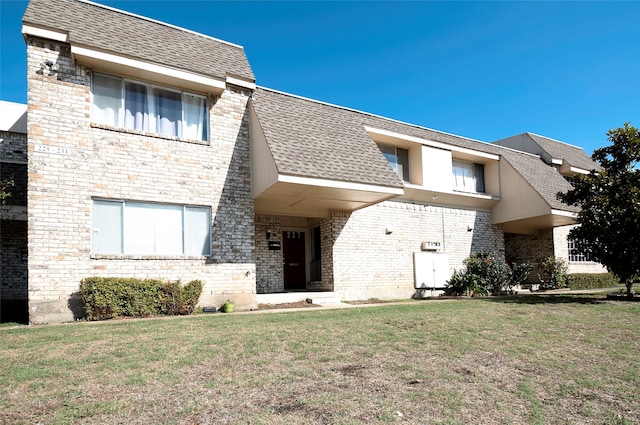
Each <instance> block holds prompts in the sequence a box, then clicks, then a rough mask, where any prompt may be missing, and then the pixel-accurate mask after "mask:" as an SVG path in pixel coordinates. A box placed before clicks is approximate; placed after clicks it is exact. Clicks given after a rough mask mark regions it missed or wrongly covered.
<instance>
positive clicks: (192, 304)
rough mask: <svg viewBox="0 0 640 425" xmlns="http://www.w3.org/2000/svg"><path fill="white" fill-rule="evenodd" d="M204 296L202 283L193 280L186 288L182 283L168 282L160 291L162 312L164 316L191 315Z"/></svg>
mask: <svg viewBox="0 0 640 425" xmlns="http://www.w3.org/2000/svg"><path fill="white" fill-rule="evenodd" d="M200 294H202V282H201V281H199V280H192V281H191V282H189V283H187V284H186V285H185V286H182V285H181V284H180V281H179V280H178V281H175V282H167V283H165V284H164V285H163V286H162V289H161V291H160V312H161V313H163V314H191V313H193V310H194V309H195V308H196V304H198V300H199V299H200Z"/></svg>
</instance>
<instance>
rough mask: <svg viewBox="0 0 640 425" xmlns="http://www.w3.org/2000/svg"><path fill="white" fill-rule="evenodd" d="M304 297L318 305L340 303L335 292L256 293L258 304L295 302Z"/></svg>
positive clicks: (302, 299)
mask: <svg viewBox="0 0 640 425" xmlns="http://www.w3.org/2000/svg"><path fill="white" fill-rule="evenodd" d="M306 299H311V300H312V301H311V302H312V303H313V304H318V305H332V304H340V296H339V295H338V294H337V293H335V292H281V293H276V294H257V295H256V302H257V303H258V304H284V303H295V302H298V301H304V300H306Z"/></svg>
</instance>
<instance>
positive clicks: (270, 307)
mask: <svg viewBox="0 0 640 425" xmlns="http://www.w3.org/2000/svg"><path fill="white" fill-rule="evenodd" d="M307 307H320V305H319V304H314V303H313V302H308V301H305V300H302V301H295V302H290V303H280V304H258V310H276V309H281V308H307Z"/></svg>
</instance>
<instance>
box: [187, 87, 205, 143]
mask: <svg viewBox="0 0 640 425" xmlns="http://www.w3.org/2000/svg"><path fill="white" fill-rule="evenodd" d="M182 102H183V105H182V108H183V111H184V137H185V138H187V139H195V140H206V137H207V128H206V122H207V119H206V114H207V109H206V101H205V98H204V97H202V96H194V95H191V94H186V93H185V94H184V96H183V97H182Z"/></svg>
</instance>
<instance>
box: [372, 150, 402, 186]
mask: <svg viewBox="0 0 640 425" xmlns="http://www.w3.org/2000/svg"><path fill="white" fill-rule="evenodd" d="M378 147H379V148H380V151H381V152H382V154H383V155H384V157H385V158H387V161H389V164H390V165H391V168H393V171H395V172H396V174H397V175H398V177H400V178H401V179H402V180H404V181H406V182H408V181H409V151H408V150H407V149H403V148H399V147H396V146H392V145H385V144H383V143H378Z"/></svg>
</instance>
